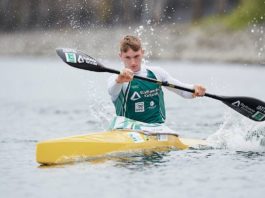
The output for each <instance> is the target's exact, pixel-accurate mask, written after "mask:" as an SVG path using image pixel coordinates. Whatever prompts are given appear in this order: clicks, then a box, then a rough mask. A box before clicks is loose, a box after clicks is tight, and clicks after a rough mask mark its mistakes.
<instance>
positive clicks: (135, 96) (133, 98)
mask: <svg viewBox="0 0 265 198" xmlns="http://www.w3.org/2000/svg"><path fill="white" fill-rule="evenodd" d="M140 98H141V96H140V94H139V93H138V92H137V91H135V92H133V95H132V97H131V100H132V101H135V100H138V99H140Z"/></svg>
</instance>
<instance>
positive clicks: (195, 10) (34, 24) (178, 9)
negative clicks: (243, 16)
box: [0, 0, 240, 31]
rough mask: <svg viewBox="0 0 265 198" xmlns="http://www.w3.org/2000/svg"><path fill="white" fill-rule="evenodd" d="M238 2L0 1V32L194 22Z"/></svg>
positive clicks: (224, 10)
mask: <svg viewBox="0 0 265 198" xmlns="http://www.w3.org/2000/svg"><path fill="white" fill-rule="evenodd" d="M239 2H240V0H57V1H56V0H30V1H29V0H1V1H0V31H20V30H32V29H55V28H56V29H58V28H74V29H79V28H80V29H81V28H86V27H90V26H114V25H123V24H137V23H155V24H162V23H172V22H175V23H181V22H194V21H196V20H199V19H200V18H202V17H204V16H209V15H216V14H217V15H222V14H226V13H229V12H230V11H231V10H232V9H234V8H235V7H236V6H237V5H238V4H239Z"/></svg>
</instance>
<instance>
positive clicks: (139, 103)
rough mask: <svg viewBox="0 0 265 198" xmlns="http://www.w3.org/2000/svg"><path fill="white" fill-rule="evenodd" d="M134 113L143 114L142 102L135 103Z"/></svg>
mask: <svg viewBox="0 0 265 198" xmlns="http://www.w3.org/2000/svg"><path fill="white" fill-rule="evenodd" d="M135 112H144V102H137V103H135Z"/></svg>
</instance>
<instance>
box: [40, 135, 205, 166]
mask: <svg viewBox="0 0 265 198" xmlns="http://www.w3.org/2000/svg"><path fill="white" fill-rule="evenodd" d="M200 145H202V146H206V145H207V142H206V141H204V140H193V139H185V138H179V137H177V136H176V135H164V134H163V135H162V134H157V135H146V134H143V133H141V132H136V131H130V130H127V131H126V130H114V131H107V132H98V133H91V134H87V135H79V136H72V137H66V138H60V139H54V140H48V141H43V142H39V143H38V144H37V148H36V158H37V162H38V163H40V164H44V165H52V164H63V163H69V162H73V161H76V160H80V159H87V158H93V157H100V156H104V155H108V154H112V153H116V152H128V151H135V150H154V151H166V150H170V149H172V148H174V149H180V150H183V149H188V148H189V147H197V146H200Z"/></svg>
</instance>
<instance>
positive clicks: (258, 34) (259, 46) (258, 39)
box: [250, 16, 265, 65]
mask: <svg viewBox="0 0 265 198" xmlns="http://www.w3.org/2000/svg"><path fill="white" fill-rule="evenodd" d="M260 18H261V20H263V16H261V17H260ZM257 24H258V21H257V19H256V18H254V19H253V20H252V27H251V29H250V32H251V34H252V36H253V37H254V40H255V42H254V46H255V48H256V53H257V59H258V60H259V62H260V64H262V65H265V54H264V48H265V43H264V27H263V26H262V25H257Z"/></svg>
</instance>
